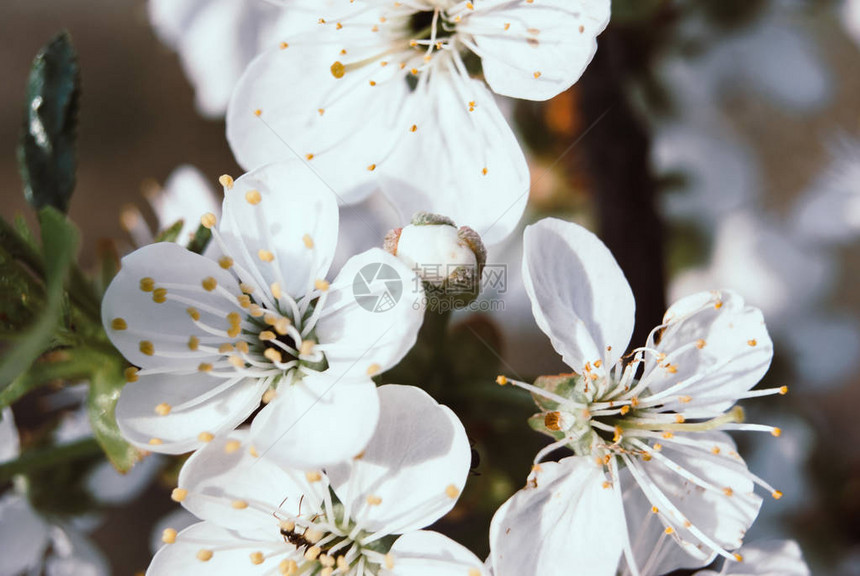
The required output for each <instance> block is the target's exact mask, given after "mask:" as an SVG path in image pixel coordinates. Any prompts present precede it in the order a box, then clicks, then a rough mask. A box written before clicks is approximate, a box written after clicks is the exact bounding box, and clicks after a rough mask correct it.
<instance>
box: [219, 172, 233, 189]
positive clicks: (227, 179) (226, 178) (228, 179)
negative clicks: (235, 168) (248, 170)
mask: <svg viewBox="0 0 860 576" xmlns="http://www.w3.org/2000/svg"><path fill="white" fill-rule="evenodd" d="M218 182H220V183H221V186H223V187H224V188H226V189H227V190H230V189H231V188H233V177H232V176H230V175H229V174H222V175H221V176H220V177H219V178H218Z"/></svg>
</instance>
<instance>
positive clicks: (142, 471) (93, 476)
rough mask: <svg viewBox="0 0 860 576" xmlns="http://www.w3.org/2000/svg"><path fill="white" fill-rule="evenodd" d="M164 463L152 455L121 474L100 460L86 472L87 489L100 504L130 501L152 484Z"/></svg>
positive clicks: (117, 503)
mask: <svg viewBox="0 0 860 576" xmlns="http://www.w3.org/2000/svg"><path fill="white" fill-rule="evenodd" d="M147 448H149V446H147ZM164 464H165V461H164V460H163V459H162V457H160V456H156V455H152V456H148V457H146V458H144V459H143V460H141V461H140V462H137V463H136V464H135V465H134V467H132V469H131V470H129V471H128V472H126V473H125V474H121V473H120V472H118V471H117V469H116V468H114V467H113V464H111V463H110V462H108V461H101V462H99V463H98V464H96V466H95V467H94V468H93V469H92V471H91V472H89V473H88V474H87V479H86V485H87V490H88V491H89V492H90V493H91V494H92V495H93V497H94V498H95V500H97V501H98V502H99V503H100V504H108V505H114V506H117V505H121V504H125V503H127V502H131V501H132V500H136V499H137V498H138V497H139V496H140V495H141V494H143V492H144V490H146V489H147V488H148V487H149V485H150V484H152V481H153V480H155V477H156V476H157V475H158V473H159V472H161V469H162V468H163V467H164Z"/></svg>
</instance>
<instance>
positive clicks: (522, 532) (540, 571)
mask: <svg viewBox="0 0 860 576" xmlns="http://www.w3.org/2000/svg"><path fill="white" fill-rule="evenodd" d="M606 481H607V478H606V476H605V475H604V473H603V469H602V468H601V467H599V466H596V465H595V463H594V461H593V460H592V459H591V458H589V457H571V458H564V459H562V460H561V461H559V462H544V463H541V464H540V468H539V470H538V471H536V472H534V473H533V474H532V476H531V477H530V480H529V483H528V485H527V486H526V487H525V488H523V489H522V490H520V491H519V492H517V493H516V494H514V495H513V496H512V497H511V498H510V499H509V500H508V501H507V502H505V503H504V504H502V506H501V508H499V510H498V511H497V512H496V514H495V516H494V517H493V521H492V524H491V525H490V550H491V551H490V559H491V562H492V566H493V574H494V575H495V576H532V575H533V576H538V575H540V576H568V575H569V574H570V573H571V568H572V567H574V566H576V567H577V568H576V571H577V572H578V573H582V574H588V575H589V576H603V575H606V576H611V575H614V574H615V573H616V568H617V566H618V559H619V557H620V556H621V550H622V546H623V534H624V530H625V526H624V515H623V512H622V510H621V502H620V501H619V499H618V497H617V495H616V493H615V491H614V490H612V489H611V488H607V487H605V486H604V482H606Z"/></svg>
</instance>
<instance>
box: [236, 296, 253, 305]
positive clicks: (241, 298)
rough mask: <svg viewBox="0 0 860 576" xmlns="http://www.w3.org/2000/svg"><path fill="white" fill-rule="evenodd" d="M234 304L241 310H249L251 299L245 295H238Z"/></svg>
mask: <svg viewBox="0 0 860 576" xmlns="http://www.w3.org/2000/svg"><path fill="white" fill-rule="evenodd" d="M236 302H238V303H239V306H241V307H242V308H250V307H251V297H250V296H248V295H247V294H239V295H238V296H236Z"/></svg>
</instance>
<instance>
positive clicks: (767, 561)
mask: <svg viewBox="0 0 860 576" xmlns="http://www.w3.org/2000/svg"><path fill="white" fill-rule="evenodd" d="M739 553H740V555H741V556H742V557H743V561H741V562H726V563H724V564H723V567H722V569H721V570H720V571H719V572H713V571H711V570H702V571H701V572H696V574H695V575H694V576H730V575H731V576H810V574H812V572H810V570H809V567H808V566H807V565H806V562H804V560H803V553H802V552H801V550H800V546H798V545H797V542H795V541H793V540H772V541H767V542H755V543H753V544H747V545H746V546H744V547H743V548H741V549H740V552H739Z"/></svg>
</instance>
